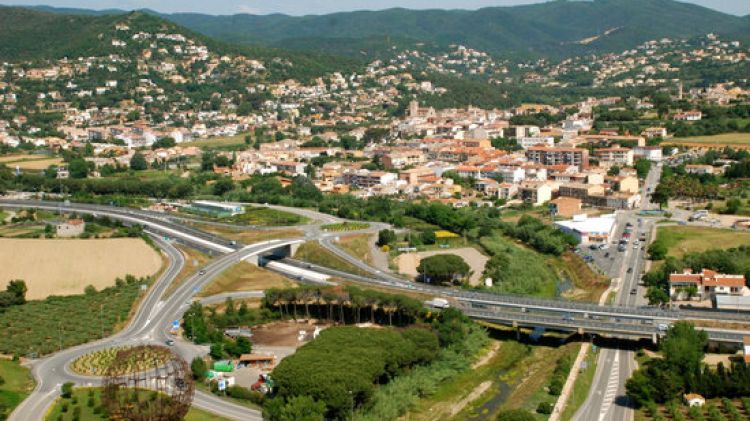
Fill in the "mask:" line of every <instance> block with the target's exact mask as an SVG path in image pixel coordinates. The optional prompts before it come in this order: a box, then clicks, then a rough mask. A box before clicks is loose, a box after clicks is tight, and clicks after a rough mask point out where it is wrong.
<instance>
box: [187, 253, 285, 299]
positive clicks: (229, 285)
mask: <svg viewBox="0 0 750 421" xmlns="http://www.w3.org/2000/svg"><path fill="white" fill-rule="evenodd" d="M294 286H295V284H294V282H292V281H290V280H289V279H287V278H285V277H283V276H281V275H279V274H277V273H275V272H271V271H267V270H265V269H261V268H259V267H258V266H255V265H254V264H252V263H248V262H244V261H243V262H240V263H237V264H236V265H234V266H232V267H230V268H229V269H227V270H225V271H224V272H222V273H221V274H219V276H217V277H216V278H214V280H213V281H211V283H210V284H208V285H206V287H205V288H203V290H202V291H201V292H200V294H199V295H200V296H201V297H208V296H211V295H215V294H220V293H222V292H235V291H258V290H266V289H269V288H292V287H294Z"/></svg>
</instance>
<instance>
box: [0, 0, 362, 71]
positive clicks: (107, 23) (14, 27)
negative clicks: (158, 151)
mask: <svg viewBox="0 0 750 421" xmlns="http://www.w3.org/2000/svg"><path fill="white" fill-rule="evenodd" d="M70 12H71V13H70V14H64V13H59V11H57V10H56V12H55V13H52V12H48V11H43V10H33V9H28V8H21V7H2V6H0V28H2V30H0V61H10V62H16V61H25V60H31V61H33V60H53V59H59V58H63V57H68V58H75V57H88V56H106V55H109V54H118V55H125V56H133V57H135V56H137V55H139V54H141V53H142V50H141V47H140V44H139V43H135V42H132V41H130V40H129V39H125V38H123V36H125V35H124V33H118V31H117V29H116V25H117V24H118V23H126V24H127V25H128V26H129V28H130V30H129V32H128V34H127V36H130V33H137V32H144V33H165V34H179V35H183V36H184V37H185V38H187V39H191V40H194V41H196V42H197V43H199V44H202V45H205V46H207V47H208V48H209V49H210V50H211V51H212V52H214V53H217V54H241V55H245V56H247V57H250V58H253V59H258V60H261V61H263V62H265V63H268V64H269V65H270V66H271V69H270V70H271V71H272V72H273V71H275V72H276V77H277V78H286V77H293V78H301V79H304V78H309V77H315V76H320V75H323V74H326V73H330V72H332V71H346V70H351V69H356V68H359V67H361V65H362V63H360V62H359V61H356V60H353V59H348V58H342V57H340V56H331V55H325V54H321V53H306V52H299V51H284V50H280V49H274V48H268V47H257V46H249V45H232V44H230V43H227V42H224V41H217V40H214V39H213V38H211V37H209V36H206V35H203V34H199V33H197V32H194V31H192V30H190V29H187V28H185V27H183V26H181V25H179V24H176V23H174V22H170V21H168V20H166V19H163V18H161V17H159V16H156V15H153V14H150V13H144V12H130V13H117V11H104V12H97V13H94V12H92V13H88V14H85V13H84V12H85V11H84V10H79V9H70ZM110 12H111V13H110ZM120 38H122V39H120ZM115 40H119V41H123V42H125V43H126V44H127V45H125V46H121V47H119V48H114V46H113V41H115ZM115 42H116V41H115ZM278 62H283V63H288V65H286V66H281V65H278V66H277V65H275V64H276V63H278Z"/></svg>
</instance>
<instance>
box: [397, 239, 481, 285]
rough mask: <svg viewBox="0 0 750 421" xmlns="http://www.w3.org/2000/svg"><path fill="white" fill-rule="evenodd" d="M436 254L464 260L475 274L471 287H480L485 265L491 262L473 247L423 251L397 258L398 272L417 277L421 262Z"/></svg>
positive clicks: (472, 276) (470, 281)
mask: <svg viewBox="0 0 750 421" xmlns="http://www.w3.org/2000/svg"><path fill="white" fill-rule="evenodd" d="M436 254H455V255H456V256H460V257H461V258H462V259H464V261H465V262H466V264H468V265H469V267H471V270H472V271H473V272H474V273H472V275H471V278H470V279H469V283H470V284H471V285H478V284H479V283H480V282H481V280H482V272H483V271H484V265H485V263H487V261H488V260H489V258H488V257H487V256H485V255H483V254H482V253H480V252H479V250H477V249H475V248H471V247H464V248H460V249H446V250H439V251H423V252H421V253H404V254H401V255H399V256H398V257H396V264H398V271H399V273H403V274H404V275H408V276H411V277H415V276H417V266H419V262H420V261H421V260H422V258H423V257H430V256H435V255H436Z"/></svg>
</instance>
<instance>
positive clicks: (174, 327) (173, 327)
mask: <svg viewBox="0 0 750 421" xmlns="http://www.w3.org/2000/svg"><path fill="white" fill-rule="evenodd" d="M179 328H180V321H179V320H175V321H173V322H172V329H179Z"/></svg>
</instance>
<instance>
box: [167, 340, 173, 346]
mask: <svg viewBox="0 0 750 421" xmlns="http://www.w3.org/2000/svg"><path fill="white" fill-rule="evenodd" d="M165 343H166V344H167V346H174V339H167V341H166V342H165Z"/></svg>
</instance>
